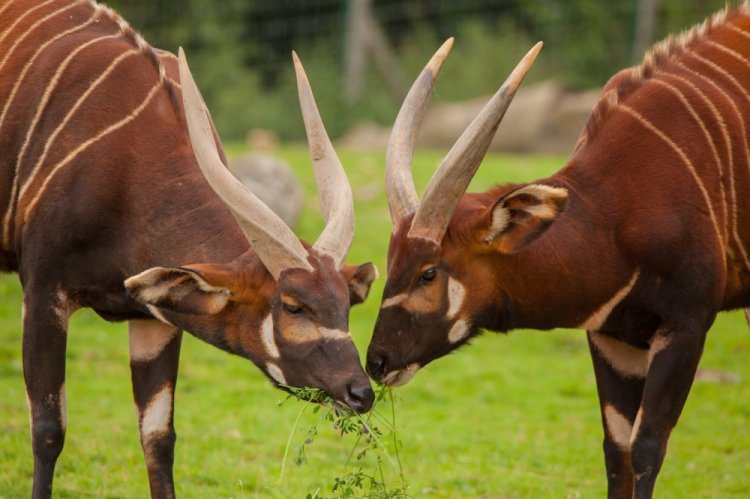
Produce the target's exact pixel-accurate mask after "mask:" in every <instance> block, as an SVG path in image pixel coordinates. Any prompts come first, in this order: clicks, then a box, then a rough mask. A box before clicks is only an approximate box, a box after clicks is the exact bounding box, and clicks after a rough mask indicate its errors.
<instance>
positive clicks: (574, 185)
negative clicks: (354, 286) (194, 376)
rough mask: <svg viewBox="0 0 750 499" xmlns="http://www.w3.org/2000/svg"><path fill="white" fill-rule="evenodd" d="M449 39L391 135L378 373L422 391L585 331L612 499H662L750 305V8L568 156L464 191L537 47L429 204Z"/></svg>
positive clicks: (371, 358)
mask: <svg viewBox="0 0 750 499" xmlns="http://www.w3.org/2000/svg"><path fill="white" fill-rule="evenodd" d="M450 45H451V42H450V41H449V42H447V43H446V45H445V46H444V47H442V48H441V49H440V50H439V51H438V53H437V54H436V55H435V56H434V58H433V59H432V60H431V61H430V63H429V64H428V65H427V67H426V68H425V69H424V71H423V72H422V73H421V75H420V76H419V78H418V79H417V81H416V83H415V84H414V86H413V87H412V89H411V91H410V93H409V94H408V96H407V98H406V100H405V102H404V105H403V107H402V109H401V111H400V112H399V114H398V117H397V119H396V123H395V126H394V128H393V132H392V136H391V140H390V145H389V149H388V155H387V165H386V186H387V191H388V200H389V206H390V213H391V219H392V221H393V233H392V236H391V241H390V246H389V250H388V276H387V281H386V284H385V289H384V293H383V301H382V305H381V309H380V312H379V315H378V319H377V323H376V325H375V332H374V335H373V338H372V342H371V344H370V346H369V349H368V353H367V370H368V372H369V373H370V374H371V376H372V377H373V378H374V379H375V380H376V381H378V382H381V383H385V384H388V385H392V386H397V385H401V384H404V383H406V382H408V381H409V380H410V379H411V378H412V376H414V374H415V373H416V372H417V371H418V370H419V369H420V368H421V367H423V366H425V365H426V364H427V363H429V362H431V361H433V360H435V359H437V358H439V357H441V356H443V355H445V354H447V353H448V352H450V351H452V350H455V349H456V348H458V347H459V346H461V345H463V344H465V343H467V342H468V341H469V340H470V339H471V338H472V337H473V336H475V335H476V334H478V332H479V331H480V330H483V329H487V330H492V331H502V332H504V331H509V330H512V329H516V328H536V329H551V328H555V327H567V328H581V329H585V330H587V331H588V333H587V334H588V341H589V346H590V352H591V355H592V357H593V361H594V370H595V374H596V381H597V388H598V391H599V398H600V406H601V415H602V421H603V428H604V452H605V462H606V471H607V479H608V490H609V496H610V497H631V496H633V495H634V496H635V497H639V498H644V497H650V496H651V495H652V493H653V488H654V483H655V480H656V476H657V474H658V472H659V469H660V467H661V464H662V461H663V459H664V456H665V453H666V449H667V441H668V439H669V435H670V432H671V431H672V429H673V428H674V426H675V424H676V423H677V419H678V417H679V415H680V413H681V411H682V408H683V405H684V404H685V400H686V398H687V396H688V392H689V391H690V387H691V384H692V382H693V378H694V375H695V372H696V369H697V365H698V361H699V359H700V357H701V353H702V349H703V344H704V340H705V337H706V332H707V331H708V329H709V327H710V326H711V324H712V322H713V321H714V318H715V317H716V314H717V313H718V312H719V311H722V310H730V309H737V308H743V307H748V306H750V256H749V253H750V161H749V155H750V152H749V151H750V148H749V147H748V132H749V131H750V90H749V89H750V3H744V4H742V5H741V6H739V7H737V8H735V9H728V10H724V11H722V12H720V13H718V14H716V15H715V16H713V17H711V18H710V19H708V20H707V21H705V22H704V23H703V24H701V25H699V26H697V27H695V28H693V29H691V30H689V31H687V32H686V33H684V34H682V35H681V36H677V37H671V38H669V39H667V40H666V41H665V42H662V43H661V44H659V45H656V46H655V47H654V48H653V49H652V50H651V51H650V52H649V53H648V54H647V55H646V57H645V59H644V60H643V62H642V64H640V65H639V66H637V67H634V68H631V69H627V70H624V71H622V72H620V73H618V74H617V75H615V76H614V77H613V78H612V79H611V80H610V81H609V82H608V83H607V85H606V86H605V88H604V90H603V93H602V94H601V100H600V101H599V103H598V105H597V106H596V107H595V109H594V111H593V112H592V114H591V116H590V118H589V120H588V123H587V125H586V126H585V128H584V130H583V131H582V133H581V136H580V138H579V140H578V143H577V145H576V147H575V150H574V152H573V154H572V157H571V159H570V160H569V161H568V163H567V164H566V165H565V167H564V168H563V169H562V170H560V171H559V172H557V173H555V174H554V175H552V176H550V177H548V178H545V179H541V180H538V181H536V182H533V183H529V184H522V185H501V186H498V187H495V188H493V189H491V190H489V191H488V192H485V193H480V194H464V191H465V189H466V187H467V186H468V184H469V181H470V179H471V178H472V176H473V174H474V172H475V171H476V169H477V168H478V166H479V164H480V162H481V160H482V158H483V156H484V154H485V152H486V151H487V148H488V146H489V143H490V140H491V139H492V136H493V135H494V133H495V130H496V129H497V126H498V124H499V122H500V120H501V118H502V115H503V113H504V111H505V109H506V107H507V105H508V103H509V102H510V99H511V98H512V96H513V93H514V92H515V90H516V88H517V87H518V84H519V83H520V81H521V79H522V78H523V75H524V74H525V72H526V70H527V69H528V67H529V65H530V64H531V62H532V61H533V59H534V57H535V56H536V53H537V51H538V50H539V46H537V47H535V48H534V49H532V51H531V52H530V53H529V54H528V55H527V56H526V57H525V58H524V59H523V61H522V62H521V63H520V64H519V66H518V67H517V68H516V70H515V71H514V72H513V73H512V75H511V76H510V77H509V78H508V80H507V81H506V83H505V84H504V85H503V86H502V87H501V89H500V90H499V91H498V93H497V94H495V96H494V97H493V98H492V99H491V100H490V102H489V103H488V104H487V106H486V107H485V108H484V110H483V111H482V112H481V114H480V115H479V116H478V117H477V118H476V120H475V121H474V122H473V123H472V124H471V125H470V126H469V128H468V129H467V130H466V132H465V133H464V134H463V135H462V136H461V138H459V140H458V141H457V143H456V144H455V145H454V147H453V148H452V149H451V151H450V152H449V153H448V155H447V156H446V157H445V159H444V160H443V162H442V164H441V165H440V167H439V168H438V170H437V172H436V173H435V175H434V177H433V178H432V180H431V181H430V183H429V184H428V186H427V188H426V190H425V194H424V196H423V198H422V200H421V202H420V201H419V200H418V198H417V195H416V192H415V189H414V185H413V181H412V177H411V172H410V163H411V157H412V151H413V145H414V139H415V137H416V135H417V132H418V129H419V123H420V120H421V119H422V116H423V113H424V110H425V107H426V105H427V101H428V99H429V96H430V93H431V90H432V86H433V82H434V79H435V77H436V75H437V73H438V70H439V68H440V64H441V63H442V61H443V59H444V58H445V56H446V54H447V52H448V50H449V48H450Z"/></svg>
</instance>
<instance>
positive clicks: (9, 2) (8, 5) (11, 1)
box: [0, 0, 15, 14]
mask: <svg viewBox="0 0 750 499" xmlns="http://www.w3.org/2000/svg"><path fill="white" fill-rule="evenodd" d="M14 1H15V0H6V2H5V5H3V6H2V7H0V14H2V13H3V12H4V11H5V9H7V8H8V7H10V6H11V5H13V2H14Z"/></svg>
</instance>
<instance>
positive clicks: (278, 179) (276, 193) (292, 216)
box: [229, 152, 304, 228]
mask: <svg viewBox="0 0 750 499" xmlns="http://www.w3.org/2000/svg"><path fill="white" fill-rule="evenodd" d="M229 169H230V170H231V171H232V173H233V174H234V176H235V177H237V178H238V179H239V180H240V182H242V183H243V184H244V185H245V186H246V187H247V188H248V189H250V192H252V193H253V194H255V195H256V196H257V197H258V198H259V199H260V200H261V201H263V202H264V203H265V204H266V205H267V206H268V207H269V208H271V210H272V211H273V212H274V213H276V214H277V215H278V216H279V217H281V219H282V220H283V221H284V222H286V224H287V225H288V226H289V227H292V228H294V225H295V224H296V223H297V219H298V218H299V214H300V210H301V209H302V203H303V201H304V199H303V193H302V188H301V187H300V184H299V182H298V181H297V178H296V177H295V176H294V173H293V172H292V170H291V168H290V167H289V165H287V164H286V163H285V162H284V161H282V160H280V159H279V158H277V157H275V156H272V155H270V154H266V153H259V152H256V153H250V154H247V155H245V156H240V157H238V158H235V159H233V160H231V161H230V163H229Z"/></svg>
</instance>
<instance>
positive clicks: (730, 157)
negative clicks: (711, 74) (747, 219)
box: [660, 65, 736, 233]
mask: <svg viewBox="0 0 750 499" xmlns="http://www.w3.org/2000/svg"><path fill="white" fill-rule="evenodd" d="M681 67H683V68H684V66H682V65H681ZM684 69H688V68H684ZM660 76H661V77H669V78H673V79H675V80H677V81H678V82H680V83H682V84H684V85H687V86H688V87H690V88H691V89H692V90H693V92H695V93H696V94H697V95H698V96H699V97H700V98H701V99H702V100H703V103H704V104H705V105H706V107H708V109H710V110H711V113H712V114H713V116H714V120H715V121H716V124H717V125H718V126H719V129H720V130H721V135H722V136H723V137H724V146H725V147H726V149H727V162H728V163H729V171H730V172H733V171H734V151H733V150H732V139H731V137H730V136H729V130H728V128H727V123H726V121H724V117H723V116H722V114H721V113H720V112H719V110H718V109H717V107H716V106H715V105H714V103H713V101H711V99H709V98H708V96H707V95H706V94H705V93H703V91H702V90H701V89H700V88H698V86H697V85H696V84H695V83H693V82H692V81H690V80H688V79H687V78H684V77H682V76H679V75H676V74H672V73H662V74H661V75H660ZM708 81H709V83H713V82H712V81H710V80H708ZM714 85H715V84H714ZM719 90H721V89H719ZM725 95H726V94H725ZM714 149H716V147H715V145H714ZM716 154H717V162H718V163H717V165H716V166H717V168H718V169H719V175H720V178H721V179H723V178H724V167H723V164H722V162H721V160H720V159H719V157H718V151H717V152H716ZM731 178H732V179H733V178H734V176H732V177H731ZM720 185H721V194H722V196H723V199H722V200H723V202H724V223H725V224H726V227H725V229H724V230H725V231H726V232H727V233H729V230H730V229H729V224H730V217H729V208H728V206H727V204H726V203H727V200H726V191H725V190H724V181H723V180H722V181H721V183H720ZM733 206H734V203H733ZM735 211H736V210H735ZM735 216H736V215H735ZM735 223H736V221H735Z"/></svg>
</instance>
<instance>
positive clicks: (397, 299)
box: [380, 293, 409, 309]
mask: <svg viewBox="0 0 750 499" xmlns="http://www.w3.org/2000/svg"><path fill="white" fill-rule="evenodd" d="M408 297H409V295H408V294H406V293H401V294H400V295H396V296H391V297H390V298H388V299H387V300H383V303H382V304H381V305H380V308H381V309H383V308H388V307H393V306H396V305H398V304H400V303H401V302H402V301H404V300H406V299H407V298H408Z"/></svg>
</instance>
